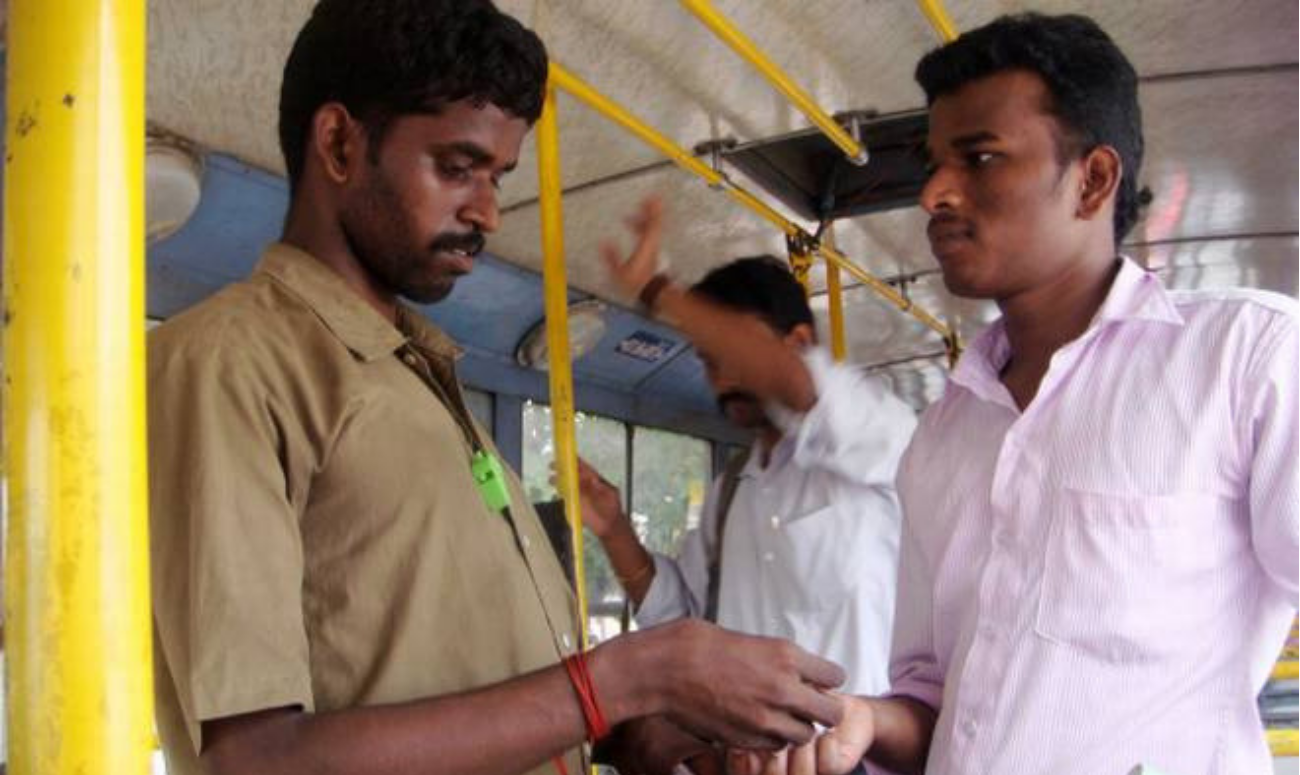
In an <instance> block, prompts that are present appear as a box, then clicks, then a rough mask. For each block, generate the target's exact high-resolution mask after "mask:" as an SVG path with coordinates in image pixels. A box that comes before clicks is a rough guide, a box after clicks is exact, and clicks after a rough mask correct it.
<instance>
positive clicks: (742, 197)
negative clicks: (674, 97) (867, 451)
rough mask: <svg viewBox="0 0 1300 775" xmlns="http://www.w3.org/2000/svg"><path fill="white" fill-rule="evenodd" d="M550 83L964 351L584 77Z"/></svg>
mask: <svg viewBox="0 0 1300 775" xmlns="http://www.w3.org/2000/svg"><path fill="white" fill-rule="evenodd" d="M550 79H551V84H552V85H554V86H555V87H556V88H558V89H563V90H564V91H566V92H568V93H569V94H571V95H573V96H574V97H577V98H578V99H579V100H582V101H583V102H585V103H586V104H587V105H588V106H589V107H591V108H592V109H593V110H595V111H596V112H598V113H600V114H601V115H603V116H605V117H606V118H608V119H609V120H611V121H613V122H614V123H616V124H618V125H619V126H622V127H623V128H624V129H626V130H628V131H629V132H631V133H632V134H633V135H635V136H636V137H637V138H639V139H640V140H642V141H643V142H645V143H646V144H647V145H649V146H650V147H652V148H654V149H655V150H657V151H659V152H660V153H662V154H664V155H665V156H667V157H668V158H670V159H672V160H673V161H674V162H676V163H677V164H678V166H680V167H682V168H683V169H685V170H687V171H688V172H692V173H694V174H696V175H698V176H699V177H701V178H704V180H706V181H708V183H709V184H710V185H711V186H714V187H716V188H720V189H722V190H723V191H725V192H726V194H727V195H728V196H730V197H731V198H732V199H734V200H736V201H737V202H739V203H740V204H742V205H744V206H745V207H746V208H748V209H749V210H751V211H752V212H754V213H756V214H758V215H759V216H760V217H761V218H763V219H764V220H766V221H767V222H768V223H771V224H772V225H773V226H775V227H777V228H778V229H780V230H781V231H782V233H784V234H785V235H786V236H787V237H792V238H795V239H801V240H806V241H807V242H808V243H809V244H811V245H812V246H813V249H814V250H815V251H816V253H817V254H818V255H820V256H821V257H822V258H823V259H825V260H826V261H828V262H830V263H833V264H835V265H836V266H838V267H839V268H840V269H842V270H844V271H845V272H848V273H849V274H851V275H853V276H854V277H856V278H857V279H858V280H859V281H860V282H861V283H862V284H863V285H866V286H867V287H869V288H871V289H872V290H874V291H875V292H876V293H877V294H878V295H880V296H881V297H882V298H884V299H885V300H886V301H888V302H890V303H891V304H893V305H894V306H895V307H898V308H899V309H900V310H902V311H903V312H906V313H907V314H909V315H911V316H912V317H913V318H915V319H916V320H918V321H920V322H921V323H923V324H924V325H926V326H928V327H929V328H931V329H933V330H934V331H935V332H936V333H938V334H939V335H940V336H942V337H943V339H944V342H945V344H947V345H948V347H949V349H950V351H952V352H954V353H955V352H957V351H959V349H960V342H959V341H958V339H957V336H956V333H955V332H954V331H953V329H952V328H950V327H949V326H947V325H945V324H944V323H943V322H942V321H940V320H939V319H938V318H936V317H935V316H934V315H931V314H930V313H929V312H927V311H926V310H924V309H922V308H921V307H920V306H918V305H916V304H913V303H912V301H911V300H910V299H908V298H906V297H904V296H903V295H902V294H901V293H899V292H898V291H897V290H895V289H894V288H893V287H892V286H890V285H889V284H888V283H886V282H884V281H883V280H881V279H880V278H878V277H876V276H875V275H873V274H871V273H870V272H868V271H867V270H865V269H863V268H861V267H859V266H858V265H857V264H854V263H853V262H852V261H850V260H849V259H848V258H847V257H845V256H844V254H843V253H840V252H839V251H838V250H836V249H835V248H832V247H830V246H828V245H825V244H820V243H818V242H817V240H816V239H814V238H813V236H812V235H811V234H809V233H808V232H807V231H805V230H804V229H803V227H801V226H799V224H797V223H795V222H793V221H791V220H790V219H789V218H786V217H785V216H784V215H781V214H780V213H779V212H777V211H776V210H774V209H773V208H771V207H769V206H768V205H767V204H766V203H764V202H763V201H762V200H760V199H759V198H758V197H756V196H754V195H753V194H752V193H750V192H749V191H747V190H745V189H744V188H742V187H741V186H739V185H737V184H736V183H734V182H732V180H731V179H730V178H728V177H727V176H726V175H724V174H722V173H721V172H719V171H717V170H715V169H713V168H712V167H709V166H708V165H706V164H704V163H703V162H701V161H700V160H699V159H697V158H695V156H694V155H692V154H691V153H689V152H688V151H686V150H685V149H684V148H682V147H681V146H679V145H677V144H676V143H674V142H673V141H672V140H670V139H668V138H667V137H665V136H664V135H663V134H661V133H660V132H658V131H657V130H655V129H654V128H652V127H650V126H648V125H646V124H645V123H644V122H642V121H641V120H640V119H638V118H636V117H635V116H633V115H632V114H631V113H629V112H628V111H626V110H624V109H623V107H622V106H620V105H619V104H617V103H615V102H614V101H613V100H610V99H609V98H608V97H606V96H604V95H603V94H601V93H600V92H598V91H596V90H595V89H593V88H591V86H589V85H587V84H586V83H585V82H584V81H583V80H582V79H581V78H578V77H577V76H576V75H574V74H573V73H571V72H569V71H568V70H567V69H565V67H564V66H563V65H561V64H559V63H558V62H555V61H552V62H551V70H550Z"/></svg>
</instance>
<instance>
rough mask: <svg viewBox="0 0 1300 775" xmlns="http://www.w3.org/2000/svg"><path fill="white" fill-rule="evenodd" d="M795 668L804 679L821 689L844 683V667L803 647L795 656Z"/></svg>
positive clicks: (833, 687) (835, 686)
mask: <svg viewBox="0 0 1300 775" xmlns="http://www.w3.org/2000/svg"><path fill="white" fill-rule="evenodd" d="M795 669H796V670H798V671H799V677H800V678H802V679H803V680H804V681H806V682H807V683H810V684H812V685H813V686H816V687H819V688H822V689H835V688H837V687H839V686H840V685H842V684H843V683H844V678H845V675H844V668H842V667H840V666H839V665H837V664H835V663H834V662H831V661H829V660H825V659H822V658H821V657H818V656H814V655H812V654H809V653H808V652H807V651H804V650H803V649H799V650H798V653H797V655H796V657H795Z"/></svg>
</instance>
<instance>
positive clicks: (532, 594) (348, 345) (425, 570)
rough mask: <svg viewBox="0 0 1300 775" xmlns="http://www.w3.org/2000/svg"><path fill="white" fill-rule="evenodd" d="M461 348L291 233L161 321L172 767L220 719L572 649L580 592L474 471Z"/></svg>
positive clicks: (521, 669) (159, 615) (155, 519)
mask: <svg viewBox="0 0 1300 775" xmlns="http://www.w3.org/2000/svg"><path fill="white" fill-rule="evenodd" d="M455 352H456V350H455V346H454V345H453V343H452V342H451V340H450V339H448V338H447V337H446V336H445V335H444V334H442V333H441V332H440V331H439V330H438V329H437V328H435V327H434V326H433V325H431V324H430V323H429V322H428V321H427V320H425V319H424V318H423V317H421V316H420V315H419V314H418V313H416V312H414V311H411V310H409V309H406V308H403V309H401V311H400V312H399V321H398V326H397V327H394V326H393V325H392V324H391V323H389V322H388V321H387V320H386V319H385V318H384V317H383V316H382V315H380V314H379V313H378V312H376V311H375V310H374V309H373V308H371V307H370V306H368V305H367V304H366V303H365V302H364V301H363V300H362V299H361V298H360V296H358V295H357V294H356V293H355V292H353V291H352V290H351V289H350V288H349V287H348V286H347V285H346V284H345V283H344V281H343V280H342V278H341V277H340V276H339V275H337V274H336V273H335V272H333V271H332V270H331V269H329V268H328V267H327V266H325V265H324V264H322V263H321V262H319V261H317V260H315V259H314V258H312V257H311V256H309V255H307V254H306V253H303V252H301V251H299V250H296V249H294V248H292V247H289V246H287V245H283V244H277V245H272V246H270V247H269V248H268V249H267V250H266V253H265V254H264V256H263V259H262V262H261V264H260V265H259V266H258V268H257V270H256V271H255V272H254V274H253V275H252V276H251V277H250V278H249V279H247V280H246V281H244V282H240V283H236V284H234V285H232V286H229V287H227V288H226V289H224V290H222V291H221V292H219V293H218V294H216V295H215V296H213V297H212V298H211V299H209V300H207V301H205V302H203V303H201V304H199V305H197V306H195V307H193V308H191V309H189V310H187V311H185V312H184V313H182V314H180V315H177V316H176V317H174V318H172V319H171V320H169V321H167V322H166V323H164V324H163V325H161V326H159V327H158V328H156V329H155V330H154V331H152V332H151V334H150V339H149V445H150V449H149V452H150V472H149V473H150V520H151V550H152V577H153V600H154V621H155V645H156V656H155V662H156V665H157V668H156V673H157V675H156V684H157V688H156V693H157V700H158V726H159V732H160V735H161V737H162V741H163V746H164V749H165V751H166V754H167V760H168V767H169V770H170V772H172V773H174V775H198V773H200V772H201V769H200V767H199V763H198V757H197V751H198V750H200V748H201V745H202V741H201V736H200V723H201V722H202V721H205V720H209V719H216V718H222V717H226V716H232V715H237V714H242V713H248V712H252V711H257V710H263V709H270V708H280V707H286V706H300V707H302V708H304V709H305V710H308V711H317V712H323V711H331V710H336V709H341V708H349V707H355V706H361V705H373V704H382V703H393V702H401V701H406V700H412V699H418V698H424V697H433V696H438V695H443V694H447V693H450V692H458V691H463V690H467V689H472V688H475V687H482V686H485V685H489V684H493V683H496V682H500V681H502V680H505V679H508V678H511V677H513V676H518V675H520V674H523V673H526V672H529V671H532V670H535V669H538V668H541V667H544V666H547V665H551V664H554V663H556V662H558V661H559V658H560V655H561V654H564V655H568V654H570V653H573V651H574V647H575V646H576V645H577V641H578V634H577V629H576V622H577V620H576V616H575V602H574V598H573V595H572V592H571V590H570V588H569V586H568V584H567V581H566V580H565V577H564V572H563V570H562V569H561V567H560V564H559V562H558V560H557V559H556V556H555V554H554V552H553V551H552V549H551V546H550V544H549V543H548V540H547V537H546V533H545V531H544V529H543V527H542V525H541V523H540V522H539V520H538V518H537V516H536V514H535V513H534V512H533V510H532V507H531V506H530V505H528V503H527V499H526V498H525V497H524V496H523V491H522V488H521V487H520V485H519V482H518V480H517V479H516V478H515V476H514V474H513V473H510V474H509V477H508V478H509V480H510V481H509V484H510V489H511V494H512V504H513V507H512V512H513V515H514V519H515V522H516V525H517V529H518V533H519V540H518V541H516V539H515V535H514V533H513V531H512V530H511V527H510V524H509V523H508V522H507V520H506V519H505V518H504V517H503V516H501V515H500V514H495V513H492V512H491V511H489V509H488V508H487V506H486V505H485V504H484V502H483V500H482V498H481V497H480V495H479V492H478V490H477V488H476V486H475V483H474V480H473V478H472V476H471V473H470V467H469V460H470V455H471V452H472V447H471V441H470V440H469V437H470V434H471V433H473V434H475V435H477V437H478V438H479V439H481V443H482V444H484V445H485V446H489V448H490V443H491V442H490V440H489V439H488V438H487V435H486V434H485V433H484V432H483V431H482V430H481V429H479V428H477V426H472V423H473V420H472V419H471V418H470V415H469V413H468V412H467V411H465V408H464V402H463V400H462V397H461V394H460V387H459V385H458V383H457V381H456V378H455V373H454V356H455ZM449 407H451V408H450V409H449ZM543 601H544V604H543ZM548 619H549V623H548ZM566 699H567V698H566ZM567 758H568V763H567V764H568V769H569V772H571V773H574V772H579V771H581V770H582V768H583V763H582V761H581V759H580V752H578V751H573V752H570V754H569V755H568V757H567ZM536 772H537V773H539V774H540V773H552V775H554V768H553V767H552V766H551V765H550V764H547V765H546V766H545V767H541V768H538V769H537V770H536Z"/></svg>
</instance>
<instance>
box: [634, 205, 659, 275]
mask: <svg viewBox="0 0 1300 775" xmlns="http://www.w3.org/2000/svg"><path fill="white" fill-rule="evenodd" d="M642 207H643V210H642V217H641V222H640V223H639V224H637V228H636V233H637V237H638V240H637V245H636V248H634V249H633V251H632V259H631V262H632V263H637V264H643V263H648V262H650V261H653V260H654V259H655V258H656V257H658V255H659V243H660V242H662V241H663V225H664V218H663V208H662V207H661V206H656V205H652V203H651V202H646V203H645V204H644V205H643V206H642Z"/></svg>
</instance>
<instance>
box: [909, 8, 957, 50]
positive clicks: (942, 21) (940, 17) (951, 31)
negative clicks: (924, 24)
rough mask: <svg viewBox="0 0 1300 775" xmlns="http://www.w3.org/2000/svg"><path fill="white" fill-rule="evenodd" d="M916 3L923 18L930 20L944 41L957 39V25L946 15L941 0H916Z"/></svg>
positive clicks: (946, 12)
mask: <svg viewBox="0 0 1300 775" xmlns="http://www.w3.org/2000/svg"><path fill="white" fill-rule="evenodd" d="M916 4H917V5H919V6H920V7H921V11H922V13H924V14H925V18H927V19H929V20H930V26H931V27H934V31H935V32H937V33H939V37H940V38H941V39H942V40H943V42H944V43H951V42H953V41H954V40H956V39H957V25H955V24H953V23H952V18H951V17H949V16H948V10H947V9H946V8H944V7H943V0H916Z"/></svg>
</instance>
